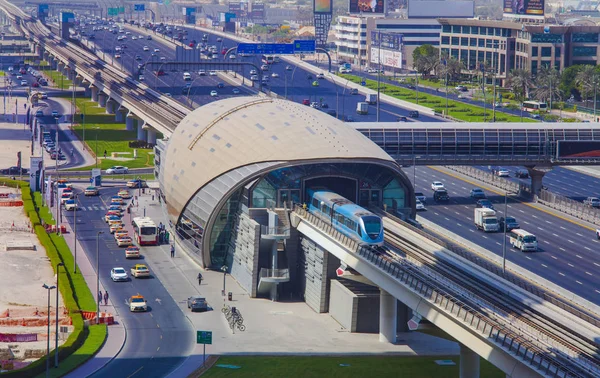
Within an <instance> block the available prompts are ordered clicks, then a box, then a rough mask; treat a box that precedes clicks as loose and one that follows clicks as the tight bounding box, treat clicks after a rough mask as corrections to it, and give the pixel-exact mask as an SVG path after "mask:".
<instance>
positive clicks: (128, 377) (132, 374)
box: [127, 366, 144, 378]
mask: <svg viewBox="0 0 600 378" xmlns="http://www.w3.org/2000/svg"><path fill="white" fill-rule="evenodd" d="M143 368H144V367H143V366H140V368H139V369H137V370H136V371H134V372H133V373H131V374H130V375H128V376H127V378H131V377H133V376H134V375H136V374H137V373H139V372H140V370H142V369H143Z"/></svg>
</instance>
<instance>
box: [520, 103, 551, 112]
mask: <svg viewBox="0 0 600 378" xmlns="http://www.w3.org/2000/svg"><path fill="white" fill-rule="evenodd" d="M523 110H524V111H526V112H535V111H538V112H547V111H548V104H546V103H545V102H538V101H524V102H523Z"/></svg>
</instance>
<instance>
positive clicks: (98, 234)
mask: <svg viewBox="0 0 600 378" xmlns="http://www.w3.org/2000/svg"><path fill="white" fill-rule="evenodd" d="M103 233H104V231H98V232H97V233H96V295H98V293H99V292H100V235H102V234H103ZM99 323H100V301H98V310H97V311H96V324H99Z"/></svg>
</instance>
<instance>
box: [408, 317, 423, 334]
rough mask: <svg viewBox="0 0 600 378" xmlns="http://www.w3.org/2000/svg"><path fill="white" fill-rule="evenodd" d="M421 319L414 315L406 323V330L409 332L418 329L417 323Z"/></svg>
mask: <svg viewBox="0 0 600 378" xmlns="http://www.w3.org/2000/svg"><path fill="white" fill-rule="evenodd" d="M421 319H422V317H421V316H420V315H417V314H415V315H414V316H413V317H412V318H411V319H410V320H409V321H408V329H409V330H411V331H416V330H417V329H418V328H419V322H421Z"/></svg>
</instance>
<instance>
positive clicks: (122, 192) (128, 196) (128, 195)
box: [117, 190, 131, 199]
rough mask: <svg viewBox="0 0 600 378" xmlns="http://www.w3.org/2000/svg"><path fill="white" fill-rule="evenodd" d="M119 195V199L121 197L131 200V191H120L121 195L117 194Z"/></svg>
mask: <svg viewBox="0 0 600 378" xmlns="http://www.w3.org/2000/svg"><path fill="white" fill-rule="evenodd" d="M117 195H118V196H119V197H121V198H122V199H129V198H131V193H129V190H121V191H119V193H117Z"/></svg>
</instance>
